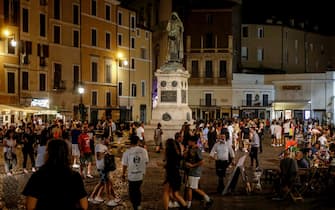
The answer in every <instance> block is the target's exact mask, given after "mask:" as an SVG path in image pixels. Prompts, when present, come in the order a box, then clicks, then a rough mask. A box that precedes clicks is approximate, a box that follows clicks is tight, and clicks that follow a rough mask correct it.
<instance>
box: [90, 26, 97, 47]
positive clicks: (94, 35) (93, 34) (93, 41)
mask: <svg viewBox="0 0 335 210" xmlns="http://www.w3.org/2000/svg"><path fill="white" fill-rule="evenodd" d="M91 45H92V46H97V30H96V29H91Z"/></svg>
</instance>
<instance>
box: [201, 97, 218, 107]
mask: <svg viewBox="0 0 335 210" xmlns="http://www.w3.org/2000/svg"><path fill="white" fill-rule="evenodd" d="M200 106H207V107H213V106H216V99H210V100H208V99H207V100H206V99H200Z"/></svg>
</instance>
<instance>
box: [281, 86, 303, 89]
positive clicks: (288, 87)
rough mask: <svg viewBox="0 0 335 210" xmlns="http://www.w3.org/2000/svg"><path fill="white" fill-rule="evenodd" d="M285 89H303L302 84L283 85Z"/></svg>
mask: <svg viewBox="0 0 335 210" xmlns="http://www.w3.org/2000/svg"><path fill="white" fill-rule="evenodd" d="M282 89H283V90H301V85H283V86H282Z"/></svg>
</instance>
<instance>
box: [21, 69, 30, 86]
mask: <svg viewBox="0 0 335 210" xmlns="http://www.w3.org/2000/svg"><path fill="white" fill-rule="evenodd" d="M28 89H29V74H28V72H26V71H23V72H22V90H28Z"/></svg>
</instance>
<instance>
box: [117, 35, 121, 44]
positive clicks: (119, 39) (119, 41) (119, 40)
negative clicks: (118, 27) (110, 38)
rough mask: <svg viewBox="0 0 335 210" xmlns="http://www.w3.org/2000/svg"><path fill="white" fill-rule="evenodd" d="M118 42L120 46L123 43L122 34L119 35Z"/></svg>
mask: <svg viewBox="0 0 335 210" xmlns="http://www.w3.org/2000/svg"><path fill="white" fill-rule="evenodd" d="M117 43H118V45H119V46H121V45H122V34H118V35H117Z"/></svg>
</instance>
